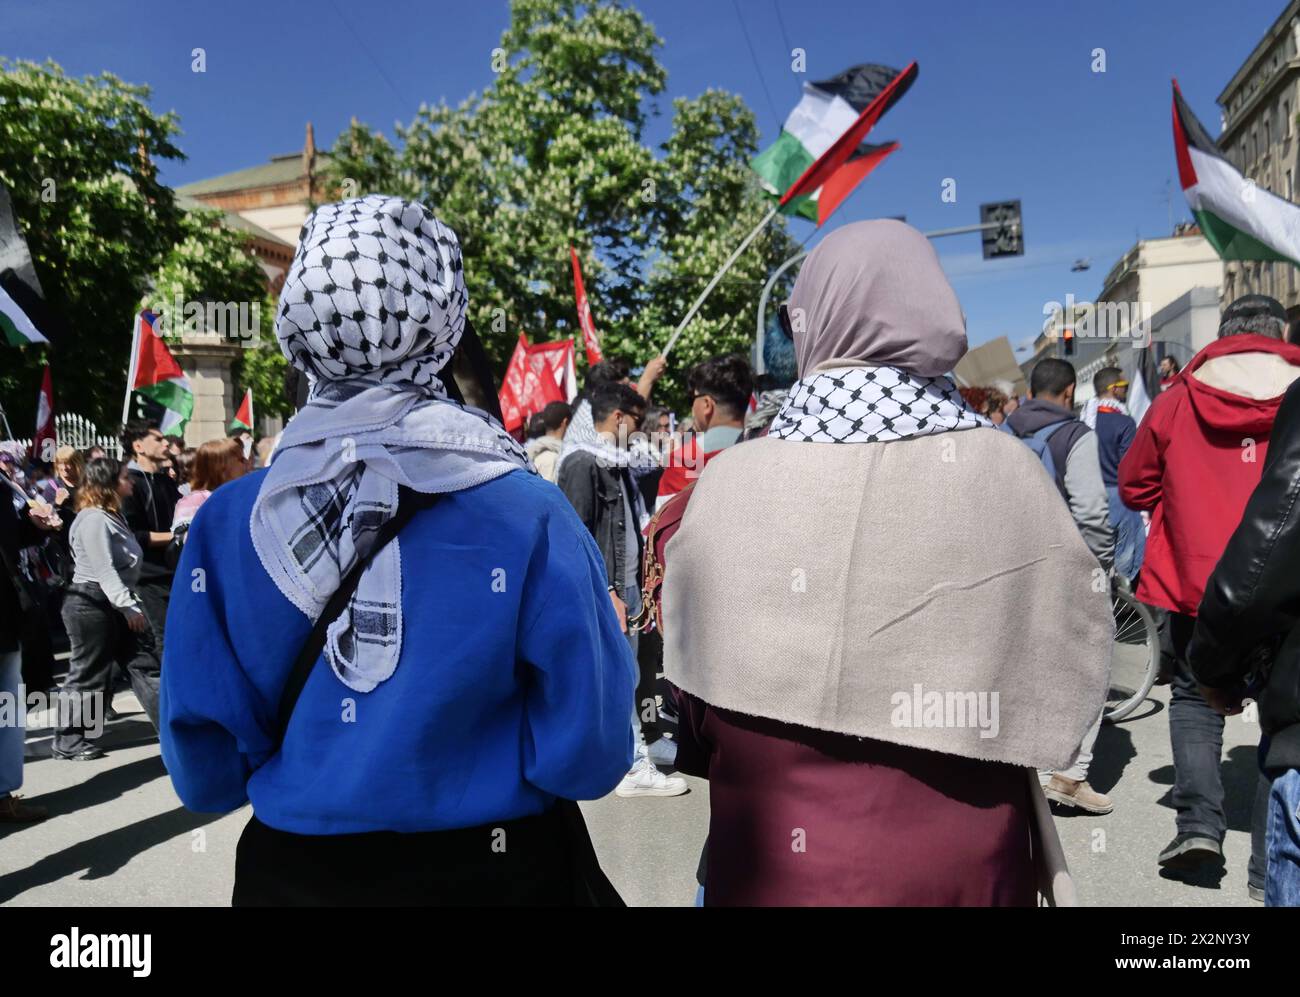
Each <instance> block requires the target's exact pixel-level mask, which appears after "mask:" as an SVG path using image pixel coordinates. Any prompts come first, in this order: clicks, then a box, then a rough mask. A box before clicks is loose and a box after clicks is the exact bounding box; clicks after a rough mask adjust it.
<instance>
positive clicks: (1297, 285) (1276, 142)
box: [1218, 0, 1300, 320]
mask: <svg viewBox="0 0 1300 997" xmlns="http://www.w3.org/2000/svg"><path fill="white" fill-rule="evenodd" d="M1218 104H1219V107H1220V113H1221V117H1222V126H1223V127H1222V131H1221V132H1220V134H1219V138H1218V143H1219V148H1220V149H1222V150H1223V153H1224V155H1225V156H1227V158H1228V160H1229V162H1231V163H1232V165H1233V166H1235V167H1236V168H1237V169H1238V170H1240V171H1241V174H1242V176H1245V177H1247V178H1249V179H1252V180H1254V181H1255V183H1256V185H1258V186H1260V187H1263V188H1265V189H1266V190H1269V191H1272V192H1273V193H1274V194H1277V195H1278V196H1279V197H1285V198H1286V199H1287V200H1288V201H1294V200H1296V195H1297V189H1296V188H1297V185H1298V184H1300V125H1298V124H1297V118H1298V116H1300V0H1291V2H1290V3H1288V4H1287V6H1286V9H1285V10H1283V11H1282V14H1281V15H1280V16H1279V17H1278V19H1277V20H1276V21H1274V22H1273V24H1272V26H1271V27H1270V28H1269V29H1268V31H1266V32H1265V34H1264V37H1263V38H1261V39H1260V41H1259V44H1258V45H1256V46H1255V48H1254V50H1253V51H1252V52H1251V53H1250V56H1249V57H1248V58H1247V59H1246V61H1245V62H1244V63H1242V65H1241V68H1240V69H1238V70H1237V72H1236V73H1235V74H1233V77H1232V79H1231V80H1229V81H1228V85H1227V86H1226V87H1224V89H1223V92H1222V93H1221V94H1219V97H1218ZM1296 269H1297V268H1296V267H1295V266H1293V265H1292V264H1290V263H1274V262H1263V261H1259V262H1257V261H1233V262H1225V263H1224V265H1223V270H1224V273H1223V300H1224V302H1225V303H1226V302H1228V301H1232V300H1233V299H1235V298H1238V297H1240V296H1241V295H1243V294H1267V295H1270V296H1272V297H1274V298H1277V300H1278V301H1280V302H1282V304H1283V306H1284V307H1285V308H1286V309H1287V314H1288V316H1289V317H1290V318H1291V319H1293V320H1294V319H1296V318H1300V275H1298V274H1297V273H1296Z"/></svg>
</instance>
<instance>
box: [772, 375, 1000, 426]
mask: <svg viewBox="0 0 1300 997" xmlns="http://www.w3.org/2000/svg"><path fill="white" fill-rule="evenodd" d="M992 425H993V424H992V423H991V422H989V420H988V419H986V418H985V417H984V416H982V415H979V414H978V413H976V412H975V411H973V410H972V409H970V408H969V407H967V405H966V402H965V400H964V399H963V398H962V397H961V394H960V392H958V390H957V386H956V385H955V384H953V383H952V381H951V380H950V379H949V378H948V377H947V376H946V375H940V376H938V377H923V376H921V375H919V374H909V373H908V372H907V371H903V370H899V369H897V368H896V367H837V368H834V369H831V370H825V371H820V372H817V373H813V374H811V375H810V376H808V377H805V378H803V379H801V380H799V381H797V382H795V385H794V387H793V388H791V389H790V397H789V398H787V399H786V401H785V404H784V405H783V406H782V407H781V411H780V412H778V413H777V416H776V418H775V419H774V420H773V421H772V427H771V428H770V429H769V430H768V433H767V435H768V436H772V437H775V438H776V439H780V440H798V441H805V442H810V443H882V442H887V441H889V440H905V439H908V438H909V437H912V436H928V435H931V434H934V433H946V432H949V431H951V430H958V429H974V428H975V427H977V426H988V427H992Z"/></svg>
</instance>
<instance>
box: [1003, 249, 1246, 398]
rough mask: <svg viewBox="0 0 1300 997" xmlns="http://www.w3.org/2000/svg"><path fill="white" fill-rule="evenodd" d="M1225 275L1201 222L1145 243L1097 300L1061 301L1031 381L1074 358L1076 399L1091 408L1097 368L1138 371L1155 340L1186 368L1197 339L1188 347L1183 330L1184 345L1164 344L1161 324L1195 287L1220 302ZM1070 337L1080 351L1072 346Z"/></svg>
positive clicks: (1114, 271) (1041, 339)
mask: <svg viewBox="0 0 1300 997" xmlns="http://www.w3.org/2000/svg"><path fill="white" fill-rule="evenodd" d="M1222 277H1223V264H1222V261H1221V260H1220V259H1219V255H1218V253H1216V252H1215V251H1214V247H1213V246H1211V245H1210V244H1209V242H1207V241H1206V239H1205V237H1204V236H1203V235H1201V231H1200V229H1199V228H1198V227H1197V226H1195V225H1190V224H1184V225H1179V226H1178V227H1177V228H1176V229H1175V230H1174V234H1173V235H1172V236H1169V237H1167V238H1162V239H1142V240H1139V241H1138V242H1137V243H1136V244H1134V245H1133V247H1132V248H1130V249H1129V250H1128V251H1127V252H1126V253H1125V254H1124V255H1123V256H1121V257H1120V258H1119V260H1118V261H1116V263H1115V265H1114V266H1112V267H1111V269H1110V271H1109V272H1108V273H1107V274H1106V280H1105V282H1104V283H1103V285H1102V289H1101V293H1100V294H1099V295H1098V296H1097V300H1096V301H1092V302H1086V301H1085V302H1072V301H1065V302H1056V303H1055V304H1058V305H1060V310H1059V311H1053V312H1052V314H1049V315H1046V317H1045V321H1044V324H1043V330H1042V332H1041V333H1039V335H1038V338H1037V339H1036V340H1035V341H1034V352H1033V355H1032V356H1031V357H1030V359H1028V360H1026V361H1025V362H1024V363H1023V364H1021V369H1022V370H1023V371H1024V372H1025V376H1026V379H1028V376H1029V372H1030V371H1032V370H1033V367H1034V364H1036V363H1037V362H1038V361H1039V360H1042V359H1044V358H1045V357H1059V358H1061V359H1068V360H1069V361H1070V362H1071V363H1072V364H1074V368H1075V370H1076V371H1077V372H1078V376H1079V383H1078V387H1077V388H1076V389H1075V398H1076V400H1077V401H1078V402H1079V403H1083V402H1086V401H1087V400H1088V399H1089V398H1091V397H1092V376H1093V374H1095V373H1096V372H1097V371H1099V370H1101V369H1102V368H1103V367H1110V366H1115V367H1120V368H1121V369H1123V370H1125V371H1126V372H1129V371H1130V370H1131V367H1132V361H1133V357H1132V353H1133V347H1134V345H1135V344H1136V345H1139V346H1140V345H1145V344H1146V343H1147V342H1149V341H1154V342H1155V343H1156V353H1157V356H1163V355H1164V352H1165V351H1166V350H1167V351H1168V352H1169V353H1170V354H1171V355H1173V356H1174V358H1175V359H1176V360H1178V362H1179V364H1180V365H1181V364H1183V363H1185V362H1186V361H1187V359H1188V358H1189V357H1190V356H1191V353H1188V352H1187V346H1188V345H1190V342H1189V343H1188V344H1184V343H1183V342H1182V338H1181V332H1180V333H1179V336H1180V338H1179V339H1178V342H1174V341H1173V340H1169V341H1168V342H1166V341H1165V340H1162V339H1161V337H1160V335H1159V334H1158V330H1157V329H1156V324H1155V321H1154V320H1155V319H1156V317H1157V316H1158V315H1160V314H1161V313H1162V312H1164V311H1165V310H1166V309H1167V308H1168V307H1169V306H1170V305H1172V304H1173V303H1174V302H1175V301H1178V300H1179V299H1182V298H1184V297H1185V296H1186V295H1187V294H1188V293H1189V292H1191V291H1192V290H1193V289H1198V288H1199V289H1202V293H1201V294H1199V295H1198V296H1197V298H1196V300H1197V302H1198V303H1200V302H1203V300H1204V297H1205V294H1212V295H1213V296H1214V297H1215V299H1216V300H1217V298H1218V295H1219V288H1220V281H1221V279H1222ZM1197 328H1198V329H1199V328H1200V325H1199V324H1198V326H1197ZM1067 332H1068V334H1069V336H1070V338H1071V339H1072V341H1073V352H1072V353H1070V352H1067V349H1066V346H1065V342H1066V336H1067ZM1201 345H1204V344H1203V343H1202V344H1201ZM1199 348H1200V346H1197V349H1199ZM1192 352H1195V351H1192Z"/></svg>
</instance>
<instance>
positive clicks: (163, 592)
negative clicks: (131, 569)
mask: <svg viewBox="0 0 1300 997" xmlns="http://www.w3.org/2000/svg"><path fill="white" fill-rule="evenodd" d="M135 594H136V595H138V596H139V597H140V603H141V604H142V605H143V606H144V615H145V617H146V618H147V619H148V620H149V629H150V630H152V631H153V641H154V649H155V650H156V651H157V654H158V660H159V661H162V656H163V641H164V640H165V639H166V637H167V603H168V602H169V601H170V600H171V596H172V576H171V575H163V576H162V577H160V578H141V579H140V581H139V583H138V584H137V585H136V587H135Z"/></svg>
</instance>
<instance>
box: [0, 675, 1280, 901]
mask: <svg viewBox="0 0 1300 997" xmlns="http://www.w3.org/2000/svg"><path fill="white" fill-rule="evenodd" d="M1167 701H1168V694H1167V691H1166V690H1165V689H1157V690H1155V692H1154V694H1153V696H1152V700H1151V702H1150V703H1149V704H1148V705H1147V706H1145V707H1144V708H1143V709H1142V710H1139V711H1138V715H1139V717H1140V718H1139V719H1134V720H1130V721H1129V722H1127V723H1124V724H1122V725H1121V726H1119V727H1106V728H1103V730H1102V734H1101V739H1100V742H1099V745H1098V754H1097V760H1096V762H1095V763H1094V769H1093V776H1092V781H1093V783H1094V785H1095V786H1096V788H1097V789H1099V790H1101V791H1103V792H1106V793H1109V794H1110V795H1112V796H1113V797H1114V799H1115V802H1116V810H1115V812H1114V813H1113V814H1110V815H1108V816H1106V817H1090V816H1076V817H1070V816H1062V817H1059V818H1058V821H1057V824H1058V827H1059V828H1060V832H1061V838H1062V840H1063V841H1064V843H1065V849H1066V853H1067V856H1068V858H1069V862H1070V868H1071V870H1072V872H1073V873H1074V876H1075V878H1076V881H1077V884H1078V889H1079V894H1080V899H1081V901H1082V902H1083V903H1084V904H1087V905H1095V906H1135V907H1168V906H1228V907H1231V906H1253V905H1252V904H1251V903H1250V901H1249V900H1248V899H1247V896H1246V859H1247V856H1248V855H1249V850H1250V807H1251V800H1252V794H1253V792H1254V785H1255V783H1254V768H1253V756H1254V748H1253V745H1254V742H1255V740H1256V739H1257V736H1258V727H1257V726H1256V725H1254V724H1251V723H1249V722H1247V721H1245V720H1243V719H1242V718H1241V717H1233V718H1231V719H1230V720H1229V721H1228V725H1227V730H1226V734H1225V749H1226V759H1227V760H1226V763H1225V766H1224V778H1225V782H1226V785H1227V804H1226V809H1227V814H1228V822H1229V831H1228V838H1227V841H1226V843H1225V852H1226V854H1227V858H1228V865H1227V870H1226V874H1225V875H1224V876H1223V878H1222V879H1221V880H1220V881H1218V882H1214V881H1210V880H1201V881H1198V882H1197V883H1194V884H1188V883H1183V882H1180V881H1177V880H1174V879H1169V878H1165V877H1162V876H1161V875H1160V874H1159V871H1158V869H1157V866H1156V864H1155V856H1156V853H1157V852H1158V851H1159V849H1160V847H1161V846H1162V845H1164V844H1165V842H1166V841H1168V840H1169V838H1170V837H1172V835H1173V811H1172V810H1171V809H1170V808H1169V791H1170V786H1171V784H1172V781H1173V767H1172V765H1171V763H1170V753H1169V738H1168V724H1167V717H1168V714H1167V712H1166V705H1167ZM115 705H116V707H117V709H118V710H119V711H122V712H124V713H127V714H128V715H127V716H126V717H125V718H124V719H122V720H120V721H118V722H116V723H114V724H112V725H110V728H109V732H108V734H107V735H106V737H107V742H106V746H107V748H108V750H109V751H110V754H109V755H108V757H106V758H104V759H102V760H100V761H96V762H85V763H82V762H77V763H72V762H62V761H57V760H54V759H51V758H50V757H49V744H50V737H49V731H48V729H46V728H43V727H35V726H34V727H32V728H31V729H30V730H29V737H28V742H27V754H28V763H27V768H26V778H27V782H26V785H24V787H23V790H22V792H23V793H24V794H26V795H27V796H28V797H30V798H31V799H32V800H33V801H36V802H41V803H44V804H46V805H47V806H49V808H50V810H51V812H52V817H51V818H50V819H49V820H48V821H46V822H45V823H43V824H35V825H30V826H27V827H23V828H17V829H8V830H0V903H3V904H14V905H67V906H79V905H91V906H97V905H113V904H126V905H224V904H226V903H228V902H229V898H230V889H231V884H232V876H233V867H234V851H235V843H236V841H237V840H238V838H239V834H240V832H241V830H242V829H243V826H244V824H245V823H246V821H247V819H248V811H247V810H246V809H245V810H242V811H239V812H237V813H234V814H230V815H227V816H224V817H216V816H212V815H200V814H192V813H189V812H187V811H186V810H185V809H184V808H183V807H182V806H181V805H180V802H179V801H178V800H177V799H176V796H175V794H174V793H173V792H172V789H171V784H170V782H169V781H168V779H167V775H166V773H165V771H164V770H163V766H162V761H161V759H160V758H159V754H158V743H157V740H156V739H155V738H154V737H153V736H152V731H151V728H150V727H149V724H148V721H147V720H145V718H144V715H143V714H142V713H139V712H138V707H137V705H136V703H135V700H134V698H133V697H132V696H131V695H130V694H129V693H118V696H117V699H116V704H115ZM690 783H691V792H690V793H689V794H688V795H687V796H685V797H679V798H676V799H641V800H621V799H618V798H616V797H614V796H609V797H607V798H605V799H603V800H599V801H597V802H594V803H590V804H586V805H584V809H585V810H586V813H587V818H588V822H589V824H590V826H591V832H592V836H593V838H594V839H595V842H596V847H597V850H598V852H599V853H600V856H601V860H602V863H603V865H604V867H605V868H606V870H607V871H608V872H609V874H610V876H611V878H612V879H613V880H614V883H615V885H617V886H618V888H619V890H620V891H621V892H622V894H623V896H624V898H626V900H627V901H628V903H629V904H632V905H639V906H644V905H654V906H685V905H688V904H689V903H690V902H691V900H692V898H693V896H694V872H695V863H696V859H697V858H698V856H699V846H700V842H701V841H702V839H703V837H704V834H705V831H706V829H707V822H708V786H707V783H704V782H701V781H699V780H695V779H691V780H690Z"/></svg>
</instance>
